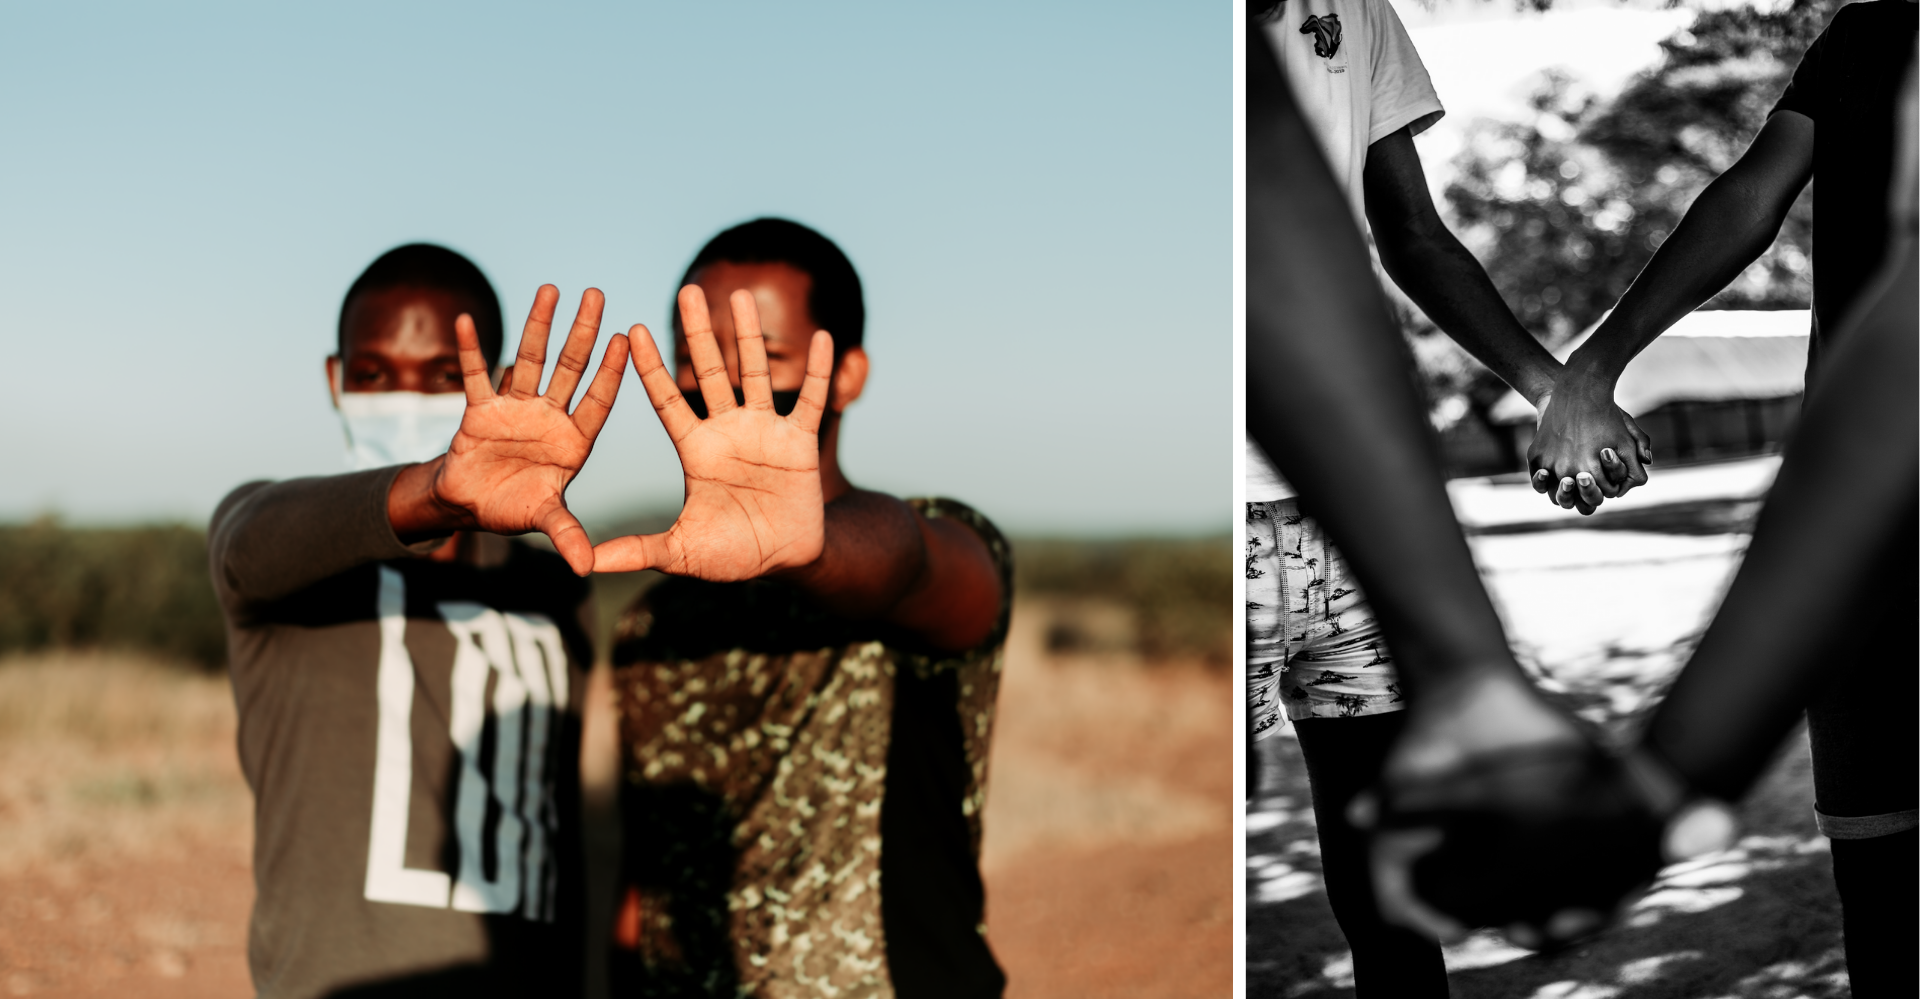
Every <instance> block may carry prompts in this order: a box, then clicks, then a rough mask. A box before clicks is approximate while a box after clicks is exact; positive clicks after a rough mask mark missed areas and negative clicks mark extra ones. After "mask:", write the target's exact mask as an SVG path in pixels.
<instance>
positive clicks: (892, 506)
mask: <svg viewBox="0 0 1920 999" xmlns="http://www.w3.org/2000/svg"><path fill="white" fill-rule="evenodd" d="M926 567H927V549H926V544H925V541H924V540H923V539H922V537H921V534H920V527H919V522H918V518H917V517H916V516H915V515H914V512H913V509H912V508H911V507H909V506H907V504H906V503H904V502H902V501H901V500H898V499H895V498H894V497H892V496H888V495H886V494H884V493H875V492H867V491H864V490H859V489H856V490H853V491H852V492H849V493H847V494H846V495H844V496H841V497H839V498H838V499H835V500H834V501H833V502H831V503H828V504H827V508H826V539H825V542H824V544H823V546H822V548H821V552H820V557H819V558H817V559H815V560H814V561H812V562H809V563H808V564H806V565H804V566H799V567H797V568H794V569H788V570H785V571H783V572H781V573H780V574H779V576H780V578H782V579H785V580H787V581H789V582H792V583H794V584H796V585H798V586H799V587H800V588H801V589H804V590H806V591H807V592H808V594H810V595H811V596H812V597H813V598H814V600H815V601H816V602H818V603H819V604H820V605H821V606H822V607H824V608H825V609H827V610H829V611H831V612H833V613H835V614H839V615H841V616H844V617H850V618H855V619H872V618H880V617H884V616H886V614H887V612H888V611H890V610H892V609H893V607H894V605H895V604H897V603H899V601H900V598H901V597H902V596H903V595H905V593H906V592H907V591H908V590H909V589H911V588H912V587H913V586H914V585H915V584H916V583H918V582H919V581H920V578H921V576H922V575H923V574H924V573H925V571H926Z"/></svg>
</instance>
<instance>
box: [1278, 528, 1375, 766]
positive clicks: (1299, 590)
mask: <svg viewBox="0 0 1920 999" xmlns="http://www.w3.org/2000/svg"><path fill="white" fill-rule="evenodd" d="M1282 705H1285V712H1284V713H1285V714H1286V716H1287V717H1288V718H1293V719H1296V720H1298V719H1302V718H1352V717H1355V716H1357V715H1377V714H1383V713H1385V712H1388V711H1399V710H1400V709H1402V708H1404V707H1406V704H1405V702H1404V701H1403V700H1402V699H1401V697H1400V678H1399V676H1398V674H1396V673H1395V672H1394V669H1393V658H1392V657H1391V656H1389V655H1388V654H1387V646H1386V643H1385V642H1384V641H1383V640H1382V639H1381V637H1380V626H1379V624H1378V623H1377V622H1375V621H1374V618H1373V609H1372V608H1371V607H1370V606H1368V604H1367V601H1366V597H1365V595H1363V594H1362V593H1361V592H1360V584H1359V583H1358V582H1357V581H1355V580H1354V579H1353V577H1352V576H1350V575H1348V573H1347V563H1346V560H1345V559H1344V558H1342V557H1341V556H1340V553H1339V552H1338V551H1336V550H1335V549H1334V547H1333V543H1332V542H1331V541H1330V540H1329V539H1328V538H1327V535H1326V532H1325V531H1324V530H1322V529H1321V527H1320V525H1319V524H1318V523H1316V522H1314V521H1313V520H1310V519H1308V518H1307V517H1305V516H1304V515H1302V514H1301V513H1300V502H1299V500H1297V499H1284V500H1275V501H1273V502H1269V503H1248V504H1247V707H1248V711H1249V713H1250V715H1251V717H1250V719H1249V724H1250V725H1252V727H1253V737H1254V738H1255V739H1262V738H1265V737H1267V736H1269V735H1272V734H1273V733H1275V732H1278V731H1279V730H1280V716H1281V714H1282V710H1281V706H1282Z"/></svg>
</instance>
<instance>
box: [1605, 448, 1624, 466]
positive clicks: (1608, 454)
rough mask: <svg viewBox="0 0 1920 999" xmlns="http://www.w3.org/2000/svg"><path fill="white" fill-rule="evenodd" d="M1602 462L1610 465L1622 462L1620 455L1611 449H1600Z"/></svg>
mask: <svg viewBox="0 0 1920 999" xmlns="http://www.w3.org/2000/svg"><path fill="white" fill-rule="evenodd" d="M1600 460H1602V461H1605V462H1609V463H1611V462H1616V461H1619V460H1620V455H1618V454H1617V453H1615V452H1614V450H1613V449H1612V448H1610V447H1603V448H1601V449H1600Z"/></svg>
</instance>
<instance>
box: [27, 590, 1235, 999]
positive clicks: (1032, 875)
mask: <svg viewBox="0 0 1920 999" xmlns="http://www.w3.org/2000/svg"><path fill="white" fill-rule="evenodd" d="M1049 614H1050V608H1049V607H1048V605H1047V604H1046V602H1045V601H1044V600H1043V601H1039V602H1023V604H1022V605H1021V606H1020V607H1019V609H1018V610H1017V611H1016V613H1015V616H1014V620H1015V629H1014V634H1013V635H1012V636H1011V638H1010V641H1009V647H1008V661H1007V668H1006V673H1005V676H1004V680H1003V687H1002V692H1001V699H1000V702H1001V713H1000V716H999V719H998V722H997V725H996V732H995V740H994V747H993V757H992V763H991V766H992V769H991V774H992V779H991V781H990V784H989V793H988V797H987V805H986V828H987V838H986V855H985V857H984V859H983V869H984V873H985V878H986V882H987V893H988V909H987V925H988V933H989V938H990V940H991V941H992V943H993V946H994V948H995V951H996V953H997V954H998V956H999V959H1000V962H1001V964H1002V965H1003V966H1004V967H1005V968H1006V970H1007V972H1008V975H1009V978H1010V980H1011V984H1010V987H1009V990H1008V997H1009V999H1050V997H1055V996H1082V995H1098V996H1102V997H1116V999H1185V997H1201V996H1205V997H1214V996H1222V997H1224V996H1226V995H1229V994H1230V993H1231V991H1232V969H1231V959H1232V944H1233V935H1232V918H1233V896H1232V891H1231V886H1232V880H1231V879H1232V877H1233V838H1232V809H1233V806H1234V797H1233V787H1232V784H1233V774H1232V750H1233V746H1232V737H1231V719H1232V714H1231V712H1232V711H1233V704H1234V699H1233V696H1232V693H1231V684H1230V682H1229V678H1228V674H1227V672H1226V670H1225V669H1223V668H1218V667H1209V666H1206V665H1203V664H1201V663H1199V662H1197V661H1196V662H1181V661H1145V660H1142V659H1141V658H1140V657H1139V656H1137V655H1132V654H1126V653H1118V652H1112V653H1098V654H1059V653H1053V652H1049V651H1048V650H1047V648H1046V647H1045V642H1044V640H1043V636H1044V635H1045V634H1046V633H1047V631H1048V627H1047V622H1048V621H1049ZM251 813H252V801H251V798H250V796H249V794H248V792H247V789H246V786H245V784H244V783H243V782H242V779H241V775H240V771H239V766H238V764H237V763H236V761H235V758H234V713H233V695H232V692H231V691H230V689H229V688H228V685H227V681H226V679H225V677H224V676H222V675H219V674H206V673H199V672H191V671H187V670H185V669H181V668H175V667H170V666H167V665H166V664H163V663H157V662H155V661H153V660H151V659H147V658H143V657H139V656H133V655H124V654H92V653H59V652H55V653H45V654H38V655H23V656H10V657H0V997H9V996H57V997H69V999H79V997H95V996H98V997H106V996H114V997H119V996H141V997H154V999H170V997H179V999H189V997H191V999H222V997H234V999H239V997H242V996H247V995H251V994H252V989H251V986H250V984H249V982H248V976H247V968H246V919H247V912H248V906H249V905H250V904H251V902H252V897H253V886H252V878H251V867H250V863H249V852H250V847H251Z"/></svg>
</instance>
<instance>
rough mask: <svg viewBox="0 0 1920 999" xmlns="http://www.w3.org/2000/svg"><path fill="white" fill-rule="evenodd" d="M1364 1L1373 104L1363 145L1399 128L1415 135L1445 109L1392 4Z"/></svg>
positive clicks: (1371, 142)
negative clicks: (1366, 12)
mask: <svg viewBox="0 0 1920 999" xmlns="http://www.w3.org/2000/svg"><path fill="white" fill-rule="evenodd" d="M1364 2H1365V3H1366V6H1367V10H1368V20H1369V21H1371V22H1372V23H1371V27H1372V28H1373V30H1372V31H1370V32H1368V35H1369V36H1370V37H1369V39H1368V42H1369V44H1370V45H1371V46H1372V48H1373V51H1372V52H1371V53H1370V56H1371V62H1372V63H1373V106H1372V108H1371V116H1370V117H1371V125H1370V127H1369V128H1368V129H1367V145H1373V144H1374V143H1376V142H1379V141H1380V140H1381V139H1384V138H1386V137H1387V136H1389V135H1392V134H1393V133H1395V132H1397V131H1399V130H1401V129H1402V128H1406V129H1410V130H1411V131H1412V133H1413V134H1414V135H1419V134H1420V133H1421V132H1424V131H1426V130H1427V127H1428V126H1430V125H1432V124H1433V123H1434V122H1436V121H1439V120H1440V117H1441V116H1442V115H1444V114H1446V113H1447V112H1446V109H1445V108H1443V107H1441V106H1440V95H1439V94H1437V93H1435V92H1434V90H1433V81H1432V80H1431V79H1429V78H1428V77H1427V67H1426V64H1425V63H1423V62H1421V61H1420V52H1419V50H1417V49H1415V48H1414V47H1413V38H1412V37H1411V36H1410V35H1408V34H1407V27H1406V25H1404V24H1401V23H1400V15H1399V14H1397V13H1395V12H1394V9H1393V5H1392V4H1389V3H1388V2H1387V0H1364Z"/></svg>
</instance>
